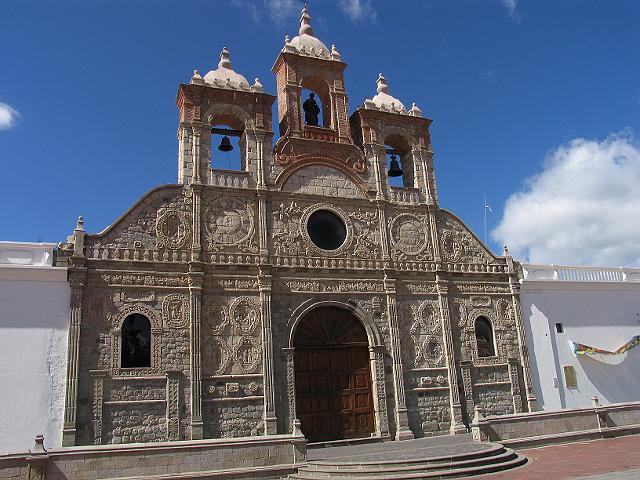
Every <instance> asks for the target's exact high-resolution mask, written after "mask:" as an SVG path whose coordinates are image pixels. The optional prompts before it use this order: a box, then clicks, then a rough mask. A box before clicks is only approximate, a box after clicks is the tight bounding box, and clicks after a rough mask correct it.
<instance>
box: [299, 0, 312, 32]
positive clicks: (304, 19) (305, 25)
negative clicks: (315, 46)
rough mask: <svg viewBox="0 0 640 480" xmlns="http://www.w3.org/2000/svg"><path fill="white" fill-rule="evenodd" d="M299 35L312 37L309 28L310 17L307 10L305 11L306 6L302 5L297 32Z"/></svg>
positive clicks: (310, 28)
mask: <svg viewBox="0 0 640 480" xmlns="http://www.w3.org/2000/svg"><path fill="white" fill-rule="evenodd" d="M298 34H299V35H305V34H306V35H310V36H312V37H313V36H314V35H313V28H312V27H311V15H309V10H307V4H306V3H305V4H304V7H303V8H302V16H301V17H300V30H299V31H298Z"/></svg>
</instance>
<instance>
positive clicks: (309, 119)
mask: <svg viewBox="0 0 640 480" xmlns="http://www.w3.org/2000/svg"><path fill="white" fill-rule="evenodd" d="M315 96H316V95H315V94H314V93H310V94H309V98H307V99H306V100H305V101H304V103H303V104H302V108H303V109H304V123H306V124H307V125H311V126H312V127H317V126H318V114H319V113H320V107H319V106H318V102H316V101H315V99H314V98H313V97H315Z"/></svg>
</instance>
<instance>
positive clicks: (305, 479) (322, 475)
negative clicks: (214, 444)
mask: <svg viewBox="0 0 640 480" xmlns="http://www.w3.org/2000/svg"><path fill="white" fill-rule="evenodd" d="M526 462H527V459H526V458H525V457H523V456H521V455H518V454H513V455H512V456H511V458H510V459H509V460H502V461H498V462H496V463H492V462H487V463H484V464H480V465H474V466H469V465H466V466H465V465H452V468H449V469H444V470H443V469H436V470H433V469H429V468H428V467H427V468H425V469H424V470H422V471H417V472H400V471H395V472H383V471H379V470H361V471H359V472H353V471H352V472H349V473H353V474H355V473H358V476H356V475H350V474H346V472H343V471H335V472H332V473H330V474H328V475H327V474H326V472H314V471H310V470H305V469H304V468H302V467H301V468H299V470H298V473H296V474H292V475H289V477H288V478H289V479H291V480H327V479H340V478H342V479H345V478H346V479H348V480H371V479H376V480H409V479H423V478H426V479H437V478H459V477H468V476H474V475H481V474H486V473H494V472H499V471H503V470H509V469H511V468H516V467H519V466H521V465H524V464H525V463H526Z"/></svg>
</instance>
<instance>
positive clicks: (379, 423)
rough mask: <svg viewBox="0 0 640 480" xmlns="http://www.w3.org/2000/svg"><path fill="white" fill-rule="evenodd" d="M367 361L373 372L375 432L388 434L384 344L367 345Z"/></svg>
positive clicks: (380, 434) (381, 435)
mask: <svg viewBox="0 0 640 480" xmlns="http://www.w3.org/2000/svg"><path fill="white" fill-rule="evenodd" d="M369 361H370V362H371V371H372V372H373V385H374V387H375V392H374V395H373V406H374V411H375V416H376V434H377V435H378V436H380V437H388V436H389V416H388V415H389V414H388V413H387V386H386V382H385V375H384V345H373V346H370V347H369Z"/></svg>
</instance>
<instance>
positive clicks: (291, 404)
mask: <svg viewBox="0 0 640 480" xmlns="http://www.w3.org/2000/svg"><path fill="white" fill-rule="evenodd" d="M282 352H283V353H284V358H285V365H286V367H287V430H288V432H289V433H295V430H294V429H295V420H296V372H295V349H294V348H291V347H288V348H283V349H282Z"/></svg>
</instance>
